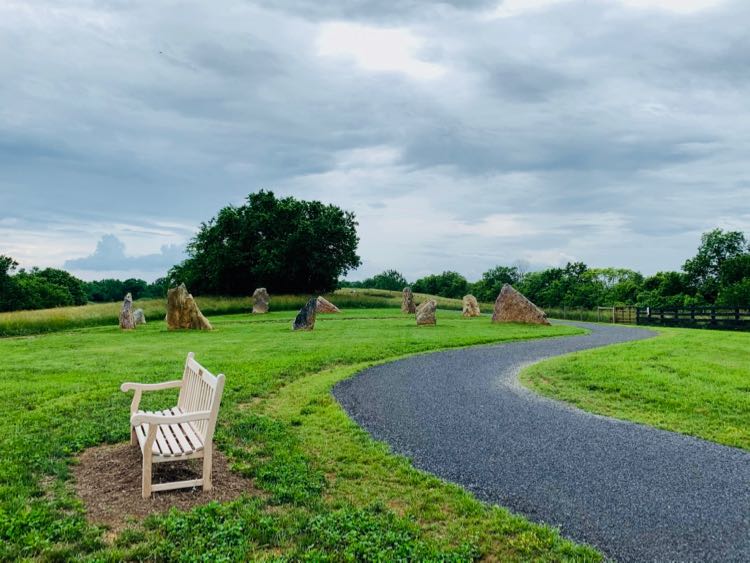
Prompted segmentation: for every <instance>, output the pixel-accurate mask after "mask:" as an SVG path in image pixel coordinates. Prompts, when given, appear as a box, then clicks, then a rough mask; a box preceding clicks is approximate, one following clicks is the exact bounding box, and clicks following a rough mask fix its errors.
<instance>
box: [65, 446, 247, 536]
mask: <svg viewBox="0 0 750 563" xmlns="http://www.w3.org/2000/svg"><path fill="white" fill-rule="evenodd" d="M201 463H202V462H201V460H187V461H178V462H173V463H156V464H154V466H153V467H154V471H153V483H154V484H156V483H164V482H167V481H182V480H187V479H199V478H200V476H201V471H202V465H201ZM73 474H74V476H75V489H76V493H77V494H78V496H79V497H80V498H81V499H82V500H83V503H84V505H85V506H86V517H87V518H88V520H89V521H90V522H93V523H96V524H104V525H106V526H108V527H109V528H110V530H111V531H112V532H119V531H120V530H122V529H123V528H125V527H126V525H127V523H128V521H129V520H131V519H137V520H141V519H143V518H144V517H146V516H148V515H149V514H155V513H162V512H167V511H168V510H169V509H170V508H172V507H174V508H177V509H178V510H189V509H191V508H193V507H195V506H199V505H202V504H206V503H208V502H210V501H213V500H215V501H219V502H226V501H230V500H233V499H236V498H238V497H239V496H241V495H243V494H246V495H252V496H261V495H262V493H261V492H260V491H259V490H258V489H256V488H255V487H254V486H253V484H252V481H251V480H249V479H246V478H244V477H242V476H240V475H239V474H238V473H236V472H233V471H231V470H230V469H229V464H228V462H227V458H226V457H225V456H224V455H223V454H222V453H221V452H219V451H216V450H215V449H214V453H213V479H212V481H213V489H212V490H210V491H208V492H204V491H203V490H202V489H196V488H193V489H180V490H175V491H163V492H157V493H153V494H152V495H151V498H150V499H144V498H142V497H141V452H140V449H139V448H138V446H131V445H130V444H116V445H114V446H111V445H107V446H99V447H96V448H90V449H88V450H86V451H85V452H83V453H82V454H81V456H80V457H79V463H78V465H76V466H74V468H73Z"/></svg>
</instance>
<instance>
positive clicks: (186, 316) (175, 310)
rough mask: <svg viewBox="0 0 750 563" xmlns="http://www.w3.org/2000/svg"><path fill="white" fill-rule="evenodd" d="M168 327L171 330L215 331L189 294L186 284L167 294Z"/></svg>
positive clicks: (174, 288)
mask: <svg viewBox="0 0 750 563" xmlns="http://www.w3.org/2000/svg"><path fill="white" fill-rule="evenodd" d="M167 327H168V328H169V329H170V330H173V329H180V328H192V329H197V330H212V329H213V327H212V326H211V323H210V322H208V319H207V318H206V317H204V316H203V314H202V313H201V312H200V309H198V305H197V303H196V302H195V299H193V296H192V295H190V293H188V290H187V288H186V287H185V284H184V283H183V284H180V286H179V287H173V288H172V289H170V290H169V291H168V292H167Z"/></svg>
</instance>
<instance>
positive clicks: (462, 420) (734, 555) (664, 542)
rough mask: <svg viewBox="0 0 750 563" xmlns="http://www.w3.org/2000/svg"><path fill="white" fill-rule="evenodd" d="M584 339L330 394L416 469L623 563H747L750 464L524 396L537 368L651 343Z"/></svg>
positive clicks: (601, 332) (438, 364)
mask: <svg viewBox="0 0 750 563" xmlns="http://www.w3.org/2000/svg"><path fill="white" fill-rule="evenodd" d="M566 324H571V325H576V326H582V327H585V328H587V329H589V330H591V333H590V334H588V335H585V336H570V337H561V338H544V339H538V340H531V341H522V342H512V343H506V344H499V345H492V346H479V347H474V348H464V349H457V350H448V351H443V352H435V353H431V354H425V355H419V356H412V357H410V358H406V359H403V360H399V361H396V362H392V363H388V364H383V365H380V366H376V367H373V368H370V369H367V370H365V371H363V372H361V373H360V374H358V375H356V376H355V377H353V378H351V379H348V380H345V381H342V382H341V383H339V384H338V385H336V387H335V388H334V395H335V397H336V399H337V400H338V401H339V403H340V404H341V405H342V406H343V407H344V409H345V410H346V412H347V413H349V415H350V416H351V417H352V418H353V419H354V420H356V421H357V422H358V423H359V424H360V425H362V426H363V427H364V428H365V429H367V430H368V431H369V432H370V434H372V436H373V437H374V438H376V439H378V440H383V441H385V442H387V443H389V444H390V445H391V447H392V448H393V450H394V451H395V452H397V453H400V454H403V455H405V456H408V457H409V458H411V460H412V462H413V464H414V465H415V466H416V467H418V468H420V469H424V470H426V471H429V472H431V473H434V474H436V475H438V476H440V477H442V478H444V479H446V480H448V481H452V482H454V483H458V484H459V485H462V486H463V487H465V488H466V489H468V490H470V491H471V492H472V493H474V494H475V495H476V496H477V497H478V498H479V499H481V500H483V501H486V502H490V503H497V504H500V505H502V506H506V507H508V508H510V509H511V510H513V511H515V512H518V513H521V514H523V515H525V516H526V517H528V518H529V519H531V520H533V521H535V522H544V523H547V524H551V525H555V526H560V528H561V531H562V533H563V535H565V536H567V537H569V538H572V539H574V540H577V541H581V542H586V543H589V544H591V545H594V546H596V547H597V548H599V549H600V550H602V551H603V552H604V553H605V554H606V555H608V556H609V557H612V558H615V559H617V560H620V561H655V560H656V561H688V560H689V561H750V453H748V452H745V451H743V450H740V449H735V448H729V447H725V446H720V445H718V444H714V443H711V442H707V441H704V440H699V439H696V438H691V437H689V436H683V435H681V434H675V433H672V432H666V431H663V430H657V429H655V428H651V427H648V426H643V425H639V424H633V423H630V422H623V421H618V420H614V419H611V418H606V417H602V416H597V415H593V414H589V413H586V412H584V411H581V410H579V409H576V408H573V407H570V406H568V405H565V404H563V403H560V402H557V401H553V400H550V399H545V398H543V397H540V396H539V395H536V394H535V393H533V392H531V391H529V390H527V389H525V388H523V387H521V386H520V385H519V384H518V381H517V376H518V373H519V371H520V370H521V368H523V367H524V366H527V365H529V364H530V363H534V362H537V361H540V360H543V359H545V358H549V357H552V356H557V355H560V354H566V353H569V352H575V351H578V350H585V349H589V348H596V347H599V346H605V345H607V344H613V343H617V342H625V341H630V340H638V339H642V338H648V337H649V336H652V335H653V333H652V332H650V331H646V330H643V329H635V328H627V327H619V326H608V325H597V324H587V323H566Z"/></svg>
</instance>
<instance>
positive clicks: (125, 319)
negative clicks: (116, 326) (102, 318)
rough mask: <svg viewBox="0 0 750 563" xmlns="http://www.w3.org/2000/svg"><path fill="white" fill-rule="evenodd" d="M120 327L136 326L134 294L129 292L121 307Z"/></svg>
mask: <svg viewBox="0 0 750 563" xmlns="http://www.w3.org/2000/svg"><path fill="white" fill-rule="evenodd" d="M120 328H121V329H123V330H133V329H134V328H135V319H134V318H133V296H132V295H130V294H129V293H128V294H127V295H126V296H125V299H124V300H123V302H122V309H120Z"/></svg>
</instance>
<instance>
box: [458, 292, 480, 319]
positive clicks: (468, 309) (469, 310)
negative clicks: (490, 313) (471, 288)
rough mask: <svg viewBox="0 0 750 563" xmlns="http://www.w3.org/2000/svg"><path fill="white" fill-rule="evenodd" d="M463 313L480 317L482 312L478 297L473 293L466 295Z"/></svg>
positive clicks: (466, 315) (467, 315) (465, 315)
mask: <svg viewBox="0 0 750 563" xmlns="http://www.w3.org/2000/svg"><path fill="white" fill-rule="evenodd" d="M462 314H463V316H464V317H478V316H479V315H480V314H481V311H480V310H479V303H478V302H477V298H476V297H474V296H473V295H464V300H463V312H462Z"/></svg>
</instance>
